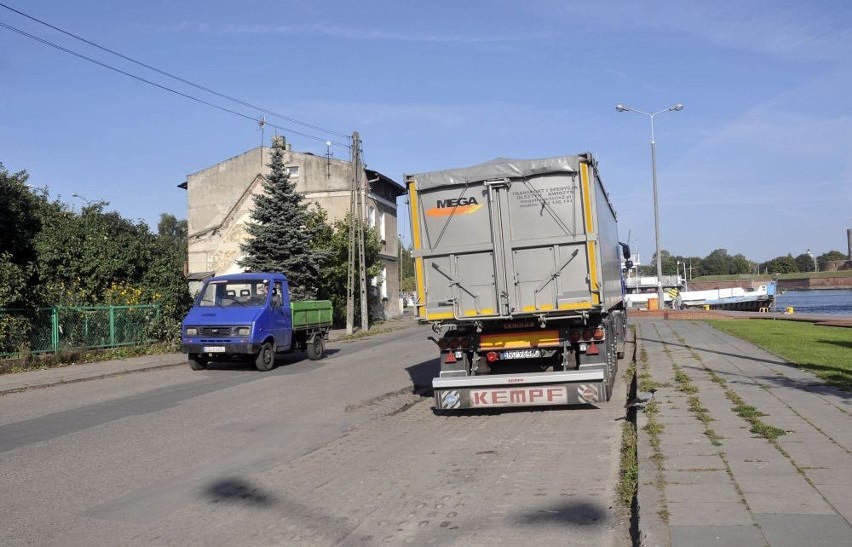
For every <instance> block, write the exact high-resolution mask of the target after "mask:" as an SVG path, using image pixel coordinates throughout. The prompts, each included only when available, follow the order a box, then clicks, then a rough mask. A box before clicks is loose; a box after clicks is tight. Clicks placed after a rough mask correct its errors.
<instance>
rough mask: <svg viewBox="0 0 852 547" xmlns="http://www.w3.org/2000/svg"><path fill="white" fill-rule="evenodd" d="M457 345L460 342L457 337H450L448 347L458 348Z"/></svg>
mask: <svg viewBox="0 0 852 547" xmlns="http://www.w3.org/2000/svg"><path fill="white" fill-rule="evenodd" d="M459 345H460V344H459V339H458V338H451V339H450V349H459Z"/></svg>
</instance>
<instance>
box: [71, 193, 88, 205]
mask: <svg viewBox="0 0 852 547" xmlns="http://www.w3.org/2000/svg"><path fill="white" fill-rule="evenodd" d="M71 197H73V198H78V199H82V200H83V201H85V202H86V205H91V204H92V200H90V199H86V198H84V197H83V196H81V195H80V194H71Z"/></svg>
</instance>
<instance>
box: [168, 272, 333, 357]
mask: <svg viewBox="0 0 852 547" xmlns="http://www.w3.org/2000/svg"><path fill="white" fill-rule="evenodd" d="M331 324H332V307H331V301H329V300H303V301H291V300H290V287H289V283H288V281H287V276H285V275H284V274H282V273H241V274H229V275H220V276H216V277H211V278H208V279H207V280H205V282H204V285H203V286H202V288H201V291H199V293H198V295H197V296H196V298H195V303H194V304H193V306H192V309H190V310H189V313H188V314H187V315H186V318H185V319H184V320H183V324H182V325H181V351H182V352H183V353H186V354H187V356H188V360H189V366H190V367H191V368H192V369H193V370H203V369H205V368H207V365H208V364H209V363H210V362H211V361H214V360H219V359H225V358H234V357H241V358H250V359H253V360H254V364H255V366H256V367H257V370H260V371H264V372H265V371H269V370H271V369H272V367H273V366H275V354H276V353H284V352H289V351H295V350H304V351H305V352H306V353H307V354H308V358H309V359H311V360H317V359H322V357H323V354H324V351H325V340H326V339H327V338H328V333H329V331H330V330H331Z"/></svg>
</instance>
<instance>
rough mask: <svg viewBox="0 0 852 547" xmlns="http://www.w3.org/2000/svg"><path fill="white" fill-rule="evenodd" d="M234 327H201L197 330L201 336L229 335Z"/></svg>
mask: <svg viewBox="0 0 852 547" xmlns="http://www.w3.org/2000/svg"><path fill="white" fill-rule="evenodd" d="M233 329H234V327H201V328H199V329H198V332H199V333H200V334H201V336H231V335H232V331H233Z"/></svg>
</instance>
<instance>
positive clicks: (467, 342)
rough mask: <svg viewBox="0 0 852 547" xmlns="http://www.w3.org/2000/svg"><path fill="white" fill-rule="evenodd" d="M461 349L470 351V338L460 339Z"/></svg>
mask: <svg viewBox="0 0 852 547" xmlns="http://www.w3.org/2000/svg"><path fill="white" fill-rule="evenodd" d="M461 347H462V349H470V338H462V339H461Z"/></svg>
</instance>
